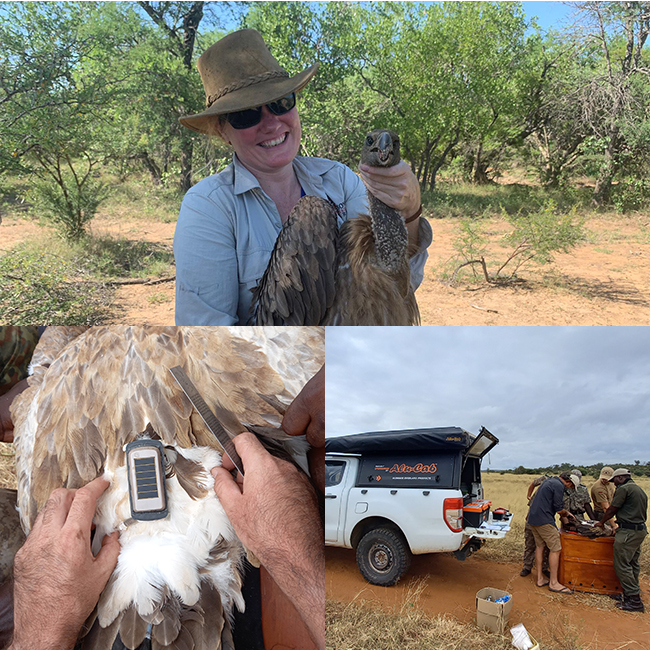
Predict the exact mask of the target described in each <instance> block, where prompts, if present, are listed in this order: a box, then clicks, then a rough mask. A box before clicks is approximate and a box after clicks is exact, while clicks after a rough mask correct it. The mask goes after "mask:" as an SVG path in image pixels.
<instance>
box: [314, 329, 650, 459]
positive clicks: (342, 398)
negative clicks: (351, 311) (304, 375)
mask: <svg viewBox="0 0 650 650" xmlns="http://www.w3.org/2000/svg"><path fill="white" fill-rule="evenodd" d="M325 350H326V435H328V436H330V435H336V434H349V433H361V432H363V431H383V430H389V429H411V428H419V427H447V426H459V427H462V428H464V429H467V430H468V431H470V432H472V433H475V434H476V433H478V431H479V430H480V428H481V426H482V425H483V426H485V427H486V428H487V429H488V430H490V431H491V432H492V433H494V434H495V435H496V436H497V438H499V440H500V444H499V445H498V446H497V447H496V448H495V449H494V450H493V451H492V452H491V453H490V458H489V461H487V462H486V463H485V464H484V467H491V468H492V469H508V468H514V467H517V466H519V465H524V466H525V467H544V466H548V465H553V464H560V463H563V462H570V463H571V462H572V463H574V464H576V465H580V464H586V465H591V464H593V463H597V462H604V463H632V462H633V461H634V460H640V461H641V462H642V463H645V462H646V461H650V436H649V435H648V431H650V327H636V328H635V327H629V328H628V327H413V328H408V327H404V328H395V327H393V328H391V327H376V328H372V327H367V328H362V327H358V328H354V327H349V328H336V327H330V328H327V332H326V344H325Z"/></svg>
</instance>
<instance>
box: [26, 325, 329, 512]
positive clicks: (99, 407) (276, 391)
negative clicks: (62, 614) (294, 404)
mask: <svg viewBox="0 0 650 650" xmlns="http://www.w3.org/2000/svg"><path fill="white" fill-rule="evenodd" d="M320 335H321V338H322V331H321V332H320ZM175 365H180V366H181V367H183V368H184V369H185V371H186V372H187V374H188V375H189V377H190V378H191V379H192V381H193V382H194V383H195V385H196V386H197V387H200V392H201V394H202V395H203V397H204V399H205V400H206V402H207V403H208V404H209V405H210V406H211V407H212V408H213V410H214V411H215V413H216V415H217V417H218V418H219V419H220V420H221V422H222V423H223V425H224V427H225V428H226V430H227V431H228V432H229V433H230V434H231V436H234V435H237V434H238V433H241V432H242V431H245V430H246V426H244V424H242V423H246V424H247V425H248V424H250V425H253V426H260V427H278V426H279V425H280V423H281V421H282V415H283V409H284V408H285V407H283V406H282V405H283V404H284V405H286V404H287V403H289V402H290V399H291V395H290V394H289V393H288V392H287V390H286V388H285V384H284V380H283V379H282V377H281V376H280V375H279V374H278V372H277V371H276V370H274V369H273V368H272V367H271V366H270V365H269V362H268V360H267V358H266V355H265V354H264V352H263V351H262V350H261V349H260V348H259V347H258V345H256V344H255V343H253V342H251V341H249V340H245V339H243V338H240V337H238V336H235V335H233V334H232V333H231V332H230V331H229V330H228V329H227V328H204V327H188V328H176V327H142V328H135V327H122V326H111V327H97V328H93V329H92V330H89V331H86V332H84V333H82V334H81V335H79V336H76V337H75V338H74V339H72V340H71V341H70V342H68V344H67V345H66V346H65V347H64V348H63V350H62V351H61V352H60V355H59V356H58V357H57V358H55V359H53V360H51V363H50V368H49V370H48V371H47V372H44V373H42V375H41V376H40V377H39V378H38V380H37V381H38V382H39V383H40V386H39V393H38V401H37V403H36V404H35V405H34V406H33V408H35V409H36V420H37V421H38V422H39V430H38V435H37V437H36V439H35V440H34V446H33V450H32V458H31V463H30V464H29V466H28V467H27V466H25V467H23V468H22V471H23V472H26V473H28V474H29V477H30V480H31V482H32V485H33V489H32V490H25V492H30V491H31V495H32V496H33V498H34V501H33V502H31V501H30V504H32V505H34V506H35V507H31V505H28V506H27V507H26V510H27V512H26V515H27V518H28V521H29V525H31V523H33V521H34V519H35V517H36V514H37V511H38V509H40V508H41V507H42V506H43V505H44V503H45V501H46V500H47V498H48V496H49V494H50V492H51V491H52V490H53V489H55V488H57V487H61V486H64V487H80V486H81V485H84V484H85V483H87V482H89V481H91V480H92V479H93V478H95V477H96V476H97V475H98V474H100V473H101V472H102V471H103V468H104V464H105V463H108V464H109V466H113V467H114V466H116V465H118V464H122V462H123V455H124V452H123V449H122V448H123V446H124V445H125V444H126V443H127V442H129V441H130V440H133V439H135V438H136V437H137V436H138V435H139V434H140V432H142V431H144V430H145V427H146V426H147V424H151V425H152V426H153V429H154V430H155V432H156V433H157V435H158V436H159V437H160V439H161V440H162V441H163V442H164V443H165V444H171V443H174V444H177V445H179V446H181V447H190V446H192V445H195V444H198V445H205V446H211V447H213V448H215V449H218V450H219V451H221V447H220V446H219V444H218V442H217V441H216V439H215V438H214V436H213V435H212V434H211V433H210V432H209V431H208V429H207V427H206V426H205V424H204V423H203V421H202V419H201V418H200V416H198V414H197V413H196V411H195V410H194V409H193V408H192V406H191V404H190V402H189V400H188V399H187V397H186V396H185V394H184V393H183V391H182V390H181V388H180V387H179V386H178V384H177V383H176V381H175V380H174V379H173V377H172V376H171V374H170V373H169V371H168V368H169V367H172V366H175ZM35 391H36V387H34V388H30V389H28V390H27V391H25V393H23V395H25V396H26V397H27V398H28V400H29V401H27V400H25V401H24V404H23V405H22V406H19V405H17V406H16V409H17V412H18V413H19V415H20V419H21V420H22V421H23V422H24V420H26V418H27V412H28V405H29V404H30V403H31V402H32V400H33V399H34V395H35V394H36V393H35ZM72 395H73V396H74V399H72V398H71V396H72ZM269 396H270V397H269ZM287 398H288V399H287ZM278 407H280V408H278ZM20 427H21V425H20V424H18V427H17V429H18V430H19V429H20Z"/></svg>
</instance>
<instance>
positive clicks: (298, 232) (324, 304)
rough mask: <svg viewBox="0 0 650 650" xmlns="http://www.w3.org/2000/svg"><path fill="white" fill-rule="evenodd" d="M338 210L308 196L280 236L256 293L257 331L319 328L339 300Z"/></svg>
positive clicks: (254, 316)
mask: <svg viewBox="0 0 650 650" xmlns="http://www.w3.org/2000/svg"><path fill="white" fill-rule="evenodd" d="M337 231H338V228H337V219H336V210H335V209H334V206H332V205H331V204H330V203H329V202H328V201H326V200H324V199H321V198H319V197H317V196H303V197H302V198H301V199H300V201H298V203H297V204H296V206H295V207H294V209H293V210H292V211H291V214H290V215H289V218H288V219H287V222H286V224H285V225H284V227H283V228H282V230H281V231H280V234H279V236H278V239H277V241H276V243H275V247H274V249H273V252H272V253H271V259H270V261H269V264H268V266H267V268H266V271H265V272H264V275H263V276H262V279H261V280H260V283H259V284H258V286H257V287H256V288H255V290H254V291H253V300H252V303H251V317H250V320H249V322H250V323H251V324H255V325H319V324H321V322H322V320H323V318H324V316H325V312H326V310H327V308H328V307H329V306H330V305H331V304H332V301H333V300H334V273H335V266H336V245H337V243H336V242H337Z"/></svg>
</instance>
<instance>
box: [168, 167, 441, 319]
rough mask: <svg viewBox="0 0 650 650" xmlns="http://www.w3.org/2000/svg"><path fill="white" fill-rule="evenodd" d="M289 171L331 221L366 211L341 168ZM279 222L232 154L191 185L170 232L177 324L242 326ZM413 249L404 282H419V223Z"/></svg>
mask: <svg viewBox="0 0 650 650" xmlns="http://www.w3.org/2000/svg"><path fill="white" fill-rule="evenodd" d="M293 166H294V170H295V172H296V176H297V178H298V181H299V182H300V185H301V186H302V188H303V190H304V191H305V194H309V195H313V196H320V197H321V198H324V199H327V198H330V199H332V201H334V203H336V204H337V205H338V206H339V213H340V214H339V221H340V222H342V221H343V220H344V219H345V218H352V217H356V216H357V215H359V214H361V213H367V211H368V204H367V198H366V188H365V186H364V184H363V182H362V181H361V179H360V178H359V177H358V176H357V175H356V174H355V173H354V172H353V171H352V170H351V169H349V168H348V167H346V166H345V165H342V164H341V163H337V162H334V161H332V160H325V159H323V158H303V157H300V156H298V157H296V158H295V159H294V161H293ZM281 229H282V221H281V219H280V215H279V213H278V210H277V207H276V205H275V203H274V202H273V201H272V200H271V199H270V198H269V197H268V196H267V195H266V194H265V192H264V191H263V190H262V188H261V187H260V184H259V182H258V181H257V179H256V178H255V176H254V175H253V174H252V173H251V172H250V171H249V170H248V169H246V167H244V166H243V165H242V164H241V162H239V159H238V158H237V156H234V157H233V162H232V163H231V164H230V165H228V167H226V168H225V169H224V170H223V171H222V172H220V173H219V174H215V175H214V176H209V177H208V178H205V179H203V180H202V181H200V182H199V183H197V184H196V185H195V186H194V187H192V188H191V189H190V190H189V191H188V192H187V194H186V195H185V198H184V199H183V203H182V205H181V210H180V214H179V216H178V223H177V225H176V232H175V234H174V258H175V260H176V324H177V325H244V324H245V323H246V321H247V320H248V316H249V309H250V304H251V298H252V289H253V288H255V287H256V286H257V284H258V282H259V281H260V279H261V278H262V275H264V271H265V270H266V267H267V265H268V263H269V259H270V257H271V252H272V251H273V247H274V246H275V241H276V239H277V237H278V234H279V233H280V230H281ZM419 235H420V249H419V251H418V252H417V253H416V254H415V255H414V256H413V257H412V258H411V264H410V265H411V283H412V284H413V287H414V288H417V287H418V286H419V285H420V283H421V282H422V279H423V277H424V264H425V262H426V260H427V256H428V254H427V248H428V247H429V245H430V244H431V240H432V236H433V235H432V232H431V226H430V224H429V222H428V221H427V220H426V219H420V232H419Z"/></svg>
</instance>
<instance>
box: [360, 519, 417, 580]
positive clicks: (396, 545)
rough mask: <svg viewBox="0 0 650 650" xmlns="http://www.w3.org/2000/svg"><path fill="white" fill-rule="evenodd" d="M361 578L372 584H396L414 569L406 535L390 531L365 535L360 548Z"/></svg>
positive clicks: (379, 529)
mask: <svg viewBox="0 0 650 650" xmlns="http://www.w3.org/2000/svg"><path fill="white" fill-rule="evenodd" d="M357 565H358V566H359V571H361V575H362V576H363V577H364V578H365V579H366V580H367V581H368V582H369V583H370V584H373V585H380V586H382V587H390V586H391V585H394V584H395V583H396V582H397V581H398V580H399V579H400V578H401V577H402V576H403V575H404V574H405V573H406V572H407V571H408V568H409V566H411V551H410V549H409V547H408V544H407V542H406V540H405V539H404V536H403V535H402V534H401V533H400V532H399V531H396V530H392V529H390V528H377V529H375V530H371V531H370V532H368V533H366V534H365V535H364V536H363V537H362V538H361V541H360V542H359V545H358V546H357Z"/></svg>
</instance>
